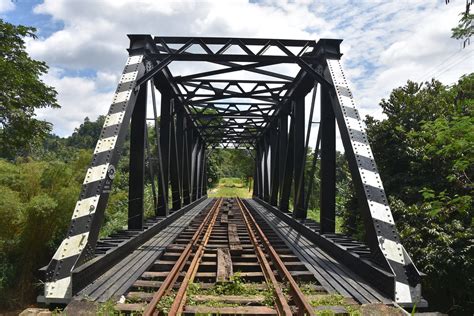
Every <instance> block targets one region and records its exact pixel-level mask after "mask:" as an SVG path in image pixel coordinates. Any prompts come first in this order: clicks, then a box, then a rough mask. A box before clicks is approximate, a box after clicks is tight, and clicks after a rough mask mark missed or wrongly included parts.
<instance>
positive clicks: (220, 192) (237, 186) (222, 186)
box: [208, 178, 252, 198]
mask: <svg viewBox="0 0 474 316" xmlns="http://www.w3.org/2000/svg"><path fill="white" fill-rule="evenodd" d="M208 196H209V197H222V196H225V197H240V198H250V197H252V191H251V190H249V188H248V186H246V185H245V183H244V182H243V181H242V180H241V179H238V178H221V179H220V180H219V184H218V185H217V186H216V187H215V188H212V189H209V190H208Z"/></svg>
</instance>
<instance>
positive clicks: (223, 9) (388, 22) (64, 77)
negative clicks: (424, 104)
mask: <svg viewBox="0 0 474 316" xmlns="http://www.w3.org/2000/svg"><path fill="white" fill-rule="evenodd" d="M463 9H464V1H461V0H457V1H451V3H450V4H448V5H446V4H445V2H444V1H442V0H438V1H432V0H429V1H428V0H427V1H393V2H390V1H310V0H303V1H289V2H288V1H283V0H282V1H280V0H268V1H267V0H264V1H250V2H249V1H244V0H235V1H234V0H230V1H204V0H200V1H192V0H180V1H178V0H176V1H167V0H160V1H155V0H135V1H128V0H81V1H79V0H46V1H30V0H17V1H13V2H12V1H9V0H0V17H1V18H3V19H5V20H6V21H8V22H11V23H15V24H24V25H31V26H35V27H36V28H37V29H38V36H39V37H38V39H36V40H28V41H27V49H28V52H29V53H30V54H31V56H32V57H34V58H36V59H39V60H44V61H46V62H47V63H48V65H49V66H50V72H49V73H48V75H46V76H45V77H44V78H43V80H44V81H45V82H46V83H48V84H50V85H52V86H54V87H55V88H56V90H57V91H58V100H59V102H60V104H61V106H62V108H61V109H59V110H51V109H46V110H41V111H39V112H38V117H40V118H42V119H45V120H47V121H50V122H52V123H53V124H54V132H55V133H57V134H58V135H61V136H66V135H69V134H71V132H72V131H73V129H74V127H76V126H78V125H79V124H80V123H81V122H82V121H83V118H84V117H85V116H89V117H90V118H92V119H93V118H95V117H97V115H100V114H105V113H106V112H107V109H108V107H109V104H110V101H111V100H112V94H113V91H114V90H115V86H116V84H117V81H118V78H119V76H120V73H121V69H122V67H123V63H124V62H125V60H126V57H127V52H126V50H125V49H126V48H127V47H128V39H127V37H126V34H127V33H150V34H153V35H182V36H235V37H271V38H302V39H315V40H317V39H319V38H342V39H344V42H343V44H342V50H343V53H344V56H343V59H342V61H343V65H344V67H345V70H346V74H347V77H348V78H349V81H350V83H351V86H352V90H353V93H354V97H355V99H356V104H357V105H358V106H359V108H360V109H361V113H362V114H370V115H373V116H375V117H382V114H381V111H380V107H379V106H378V104H379V102H380V100H381V99H382V98H386V97H388V95H389V93H390V91H391V90H392V89H393V88H396V87H398V86H400V85H403V84H404V83H405V82H406V81H407V79H412V80H416V81H421V80H429V79H430V78H431V77H435V78H437V79H439V80H441V81H442V82H444V83H446V84H451V83H453V82H455V81H456V80H457V79H458V78H459V76H461V75H462V74H466V73H470V72H472V71H473V70H474V66H473V62H472V60H473V58H472V57H474V56H473V47H474V45H471V46H470V47H468V48H465V49H462V48H461V44H460V42H458V41H456V40H454V39H451V38H450V29H451V28H452V27H454V26H455V25H456V23H457V20H458V18H459V16H458V14H459V13H460V12H461V11H462V10H463Z"/></svg>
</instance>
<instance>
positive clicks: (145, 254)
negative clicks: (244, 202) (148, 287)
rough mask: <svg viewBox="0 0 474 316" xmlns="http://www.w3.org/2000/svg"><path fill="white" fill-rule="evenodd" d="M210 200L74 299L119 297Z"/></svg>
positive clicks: (161, 233) (117, 265) (188, 213)
mask: <svg viewBox="0 0 474 316" xmlns="http://www.w3.org/2000/svg"><path fill="white" fill-rule="evenodd" d="M211 200H212V199H206V200H204V201H202V202H201V203H199V204H198V205H196V206H195V207H193V208H192V209H190V210H189V211H187V212H186V213H185V214H184V215H182V216H181V217H180V218H178V219H177V220H176V221H174V222H173V223H172V224H170V225H169V226H167V227H166V228H164V229H163V230H161V231H160V232H159V233H158V234H156V235H155V236H153V237H152V238H151V239H149V240H148V241H147V242H145V243H144V244H143V245H142V246H140V247H139V248H138V249H136V250H135V251H133V252H131V253H130V254H129V255H128V256H126V257H125V258H124V259H122V260H121V261H120V262H118V263H117V264H115V265H114V266H113V267H112V268H110V269H109V270H108V271H107V272H105V273H104V274H103V275H101V276H100V277H99V278H97V279H96V280H95V281H94V282H93V283H91V284H90V285H89V286H88V287H86V288H84V289H83V290H82V291H80V292H79V293H78V295H77V296H76V297H75V299H76V300H81V299H87V300H89V301H90V300H93V301H97V302H105V301H107V300H108V299H110V298H112V297H113V298H117V297H120V296H121V295H122V294H123V293H125V291H126V290H127V289H128V288H129V287H130V286H131V285H132V284H133V282H135V280H136V279H137V278H138V277H139V276H140V275H141V274H142V273H143V272H145V270H146V269H147V268H148V267H149V266H150V265H151V264H153V262H154V261H155V260H156V259H157V258H158V257H159V256H160V255H161V253H162V252H163V250H165V249H166V246H167V245H169V244H170V243H172V242H173V240H174V239H175V238H176V236H178V234H179V233H180V232H181V231H182V230H183V229H184V228H186V227H187V226H188V225H189V223H190V222H191V220H192V219H193V218H194V217H195V216H196V215H197V214H198V213H199V212H200V211H201V210H202V209H203V208H204V207H206V206H207V205H208V204H209V203H210V201H211Z"/></svg>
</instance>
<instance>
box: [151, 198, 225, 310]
mask: <svg viewBox="0 0 474 316" xmlns="http://www.w3.org/2000/svg"><path fill="white" fill-rule="evenodd" d="M221 203H222V198H220V199H219V200H217V201H216V202H215V203H214V205H213V206H212V208H211V210H210V211H209V213H207V215H206V217H205V218H204V220H203V221H202V223H201V225H199V227H198V229H197V230H196V232H195V233H194V235H193V238H192V239H191V241H190V242H189V243H188V244H187V245H186V247H185V248H184V250H183V252H182V253H181V255H180V257H179V258H178V261H177V262H176V265H175V266H174V267H173V269H171V271H170V273H169V274H168V276H167V277H166V279H165V280H164V281H163V284H162V285H161V286H160V288H159V289H158V291H157V292H156V293H155V294H154V295H153V298H152V299H151V301H150V302H149V304H148V305H147V306H146V308H145V311H144V312H143V315H145V316H150V315H155V314H157V311H156V304H158V302H159V301H160V300H161V298H162V297H163V296H165V295H167V294H169V292H170V291H171V290H172V289H173V286H174V284H175V283H176V280H177V279H178V277H179V274H180V273H181V271H182V270H183V268H184V266H185V265H186V262H187V261H188V259H189V257H190V256H191V254H192V250H193V248H194V247H195V246H196V245H197V244H198V242H199V236H200V235H201V233H202V232H203V231H204V229H205V227H206V224H207V222H208V221H209V220H210V219H211V220H212V218H214V217H215V216H216V215H217V213H218V211H219V206H220V204H221Z"/></svg>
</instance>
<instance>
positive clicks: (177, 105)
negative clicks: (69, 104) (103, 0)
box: [45, 35, 420, 304]
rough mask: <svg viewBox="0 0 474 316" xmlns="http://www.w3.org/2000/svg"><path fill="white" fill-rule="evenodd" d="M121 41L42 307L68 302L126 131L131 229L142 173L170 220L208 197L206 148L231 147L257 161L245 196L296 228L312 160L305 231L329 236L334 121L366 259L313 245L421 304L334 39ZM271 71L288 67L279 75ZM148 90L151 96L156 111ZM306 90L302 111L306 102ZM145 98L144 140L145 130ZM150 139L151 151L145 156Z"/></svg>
mask: <svg viewBox="0 0 474 316" xmlns="http://www.w3.org/2000/svg"><path fill="white" fill-rule="evenodd" d="M129 37H130V48H129V50H128V51H129V55H130V57H129V60H128V62H127V65H126V66H125V69H124V72H123V75H122V78H121V80H120V83H119V86H118V88H117V91H116V94H115V97H114V101H113V103H112V105H111V107H110V110H109V113H108V115H107V117H106V122H105V124H104V127H103V130H102V133H101V136H100V139H99V142H98V144H97V146H96V150H95V151H94V157H93V161H92V164H91V167H90V168H89V170H88V171H87V175H86V179H85V181H84V185H83V188H82V192H81V195H80V198H79V200H78V202H77V205H76V208H75V210H74V215H73V218H72V220H71V226H70V229H69V230H68V236H67V238H66V239H65V240H64V241H63V243H62V244H61V246H60V247H59V249H58V251H57V252H56V254H55V255H54V257H53V259H52V261H51V262H50V264H49V265H48V267H46V268H45V273H46V277H45V281H46V282H45V297H46V301H48V300H49V301H50V302H54V301H55V300H56V301H57V300H59V299H64V298H68V297H71V296H72V295H73V294H74V293H75V292H76V291H77V290H78V288H77V285H73V284H72V283H71V282H72V281H71V280H72V279H71V275H73V272H74V271H77V270H75V269H77V268H78V267H80V266H81V265H83V264H84V262H87V261H89V260H91V259H92V258H93V257H94V250H95V246H96V242H97V238H98V233H99V229H100V226H101V224H102V220H103V218H104V211H105V207H106V205H107V199H108V195H109V193H110V192H111V186H112V182H113V179H114V175H115V166H116V165H117V163H118V160H119V158H120V152H121V146H122V145H123V142H124V139H125V135H126V133H127V132H128V129H129V128H130V135H131V140H130V152H131V153H130V176H129V187H130V192H129V205H128V215H129V220H128V227H129V229H134V230H142V229H143V227H144V226H143V225H144V219H143V203H144V201H143V200H144V184H145V181H146V174H148V175H149V181H150V182H151V184H152V191H153V198H154V201H153V203H154V205H155V208H156V215H157V216H160V217H161V216H165V217H167V218H170V217H169V214H170V208H171V209H172V210H174V211H177V210H179V209H182V208H183V207H187V206H189V205H191V204H192V203H195V202H196V201H198V200H200V199H201V198H202V197H204V196H206V192H207V159H208V155H209V150H211V151H212V150H214V149H215V148H240V149H245V150H247V151H249V152H250V153H251V155H252V157H253V158H254V159H255V169H254V192H253V194H254V197H255V198H256V199H258V200H260V201H262V203H265V205H267V206H268V207H273V208H276V209H277V210H278V212H281V213H282V214H283V213H288V212H291V214H292V217H293V218H294V219H295V223H297V222H296V220H298V221H303V222H304V220H305V219H306V216H307V209H308V200H309V197H310V194H311V193H312V185H313V179H314V173H315V170H316V164H317V163H318V162H320V170H321V171H320V179H321V190H320V193H321V199H320V201H321V205H320V211H321V217H320V224H321V225H320V227H321V228H320V231H319V232H314V233H315V234H316V233H317V234H319V235H318V236H323V235H325V234H333V233H334V232H335V216H336V204H335V198H336V187H335V186H336V182H335V167H336V165H335V162H336V161H335V158H336V155H335V151H336V148H335V142H336V134H335V133H336V122H337V126H338V127H339V130H340V134H341V138H342V141H343V144H344V150H345V154H346V156H347V158H348V162H349V167H350V171H351V174H352V179H353V182H354V186H355V188H356V191H357V197H358V200H359V202H360V204H361V209H362V212H363V217H364V220H365V229H366V235H367V243H368V245H369V246H370V249H371V258H370V260H369V259H367V258H361V257H354V256H353V255H351V254H348V252H344V250H341V249H339V248H338V246H337V245H333V243H327V242H326V240H327V238H325V237H324V236H323V237H317V236H316V237H315V238H314V240H316V242H319V243H321V245H322V247H324V248H325V249H327V251H328V252H329V253H331V255H333V256H335V257H336V258H338V259H339V260H341V262H344V263H345V264H347V265H349V266H351V267H353V268H354V270H356V271H361V272H360V273H361V275H362V276H364V277H367V276H370V275H371V274H372V273H373V272H374V271H375V272H376V271H379V274H380V275H382V276H383V280H375V282H373V283H374V284H375V285H376V286H377V287H378V288H379V289H380V290H381V291H383V292H385V293H386V294H387V295H390V296H391V297H392V298H393V300H395V301H396V302H397V303H400V304H413V303H414V302H416V300H418V299H419V297H420V274H419V272H418V271H417V270H416V268H415V266H414V264H413V262H412V261H411V259H410V256H409V255H408V254H407V253H406V251H405V250H404V248H403V246H402V245H401V243H400V240H399V236H398V233H397V231H396V228H395V223H394V220H393V217H392V214H391V211H390V207H389V205H388V202H387V197H386V196H385V191H384V189H383V186H382V182H381V179H380V176H379V174H378V171H377V167H376V164H375V161H374V158H373V155H372V151H371V149H370V145H369V143H368V140H367V135H366V133H365V128H364V123H363V121H362V119H361V117H360V115H359V113H358V110H357V108H356V107H355V105H354V102H353V98H352V94H351V91H350V89H349V87H348V85H347V82H346V79H345V76H344V73H343V71H342V67H341V65H340V63H339V59H340V58H341V53H340V50H339V45H340V42H341V40H333V39H321V40H319V41H312V40H281V39H248V38H209V37H154V38H153V37H151V36H150V35H130V36H129ZM182 63H184V64H182ZM179 65H181V68H179V67H178V66H179ZM174 66H176V68H173V67H174ZM278 67H280V68H278ZM281 67H286V68H284V69H285V70H283V71H282V69H283V68H281ZM293 68H294V69H293ZM183 69H184V70H183ZM291 69H293V70H294V71H292V70H291ZM292 72H293V73H292ZM155 89H157V90H158V91H159V92H160V96H161V106H160V111H161V112H160V113H158V109H157V108H158V104H157V98H156V96H155ZM312 90H313V98H312V103H311V107H310V111H309V113H307V110H306V107H305V97H306V96H307V94H308V93H309V92H310V91H312ZM317 90H318V91H319V93H320V102H319V106H320V122H318V123H319V127H318V134H317V142H316V144H315V146H314V155H313V159H312V160H311V161H308V160H307V153H308V150H309V147H310V146H311V144H310V137H309V136H310V134H311V128H312V127H313V124H314V123H315V122H313V116H314V115H313V114H314V112H315V100H316V96H317V94H316V91H317ZM149 98H151V101H152V102H151V103H152V104H153V119H152V120H151V121H153V122H154V132H155V133H154V134H155V137H154V139H152V140H149V139H148V136H147V128H146V121H147V114H146V105H147V100H148V99H149ZM158 116H160V120H158ZM308 117H309V118H308ZM158 121H159V124H158ZM305 124H306V126H307V128H305ZM150 142H151V144H153V145H154V146H155V148H156V152H152V151H151V150H150V148H151V146H150V145H151V144H150ZM308 163H309V164H310V168H309V170H310V171H309V173H308V172H307V171H306V170H307V168H306V166H307V164H308ZM146 171H148V172H146ZM290 201H293V203H292V204H293V205H290ZM285 219H286V217H285ZM286 220H287V219H286ZM295 225H296V224H295ZM298 225H299V224H298ZM305 229H306V228H305ZM108 264H110V262H108ZM380 271H383V272H380ZM368 281H369V282H372V281H373V280H368Z"/></svg>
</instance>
